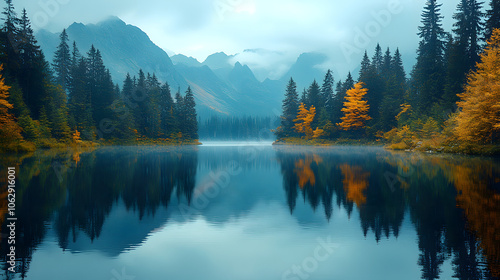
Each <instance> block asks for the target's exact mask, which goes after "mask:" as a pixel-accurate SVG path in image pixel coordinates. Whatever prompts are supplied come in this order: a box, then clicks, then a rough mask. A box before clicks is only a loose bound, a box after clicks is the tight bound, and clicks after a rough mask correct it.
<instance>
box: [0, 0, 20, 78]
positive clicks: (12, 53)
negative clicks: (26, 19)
mask: <svg viewBox="0 0 500 280" xmlns="http://www.w3.org/2000/svg"><path fill="white" fill-rule="evenodd" d="M5 3H6V6H5V8H4V11H3V12H2V15H3V17H2V19H3V20H4V24H3V27H2V30H1V32H0V48H1V52H0V59H1V62H2V63H3V65H4V70H5V71H4V78H6V79H7V80H8V81H10V80H15V79H16V78H17V76H18V75H19V71H20V69H19V68H20V66H19V58H18V55H19V48H18V46H19V43H20V40H19V28H18V26H19V23H20V20H19V18H18V17H17V14H16V11H15V9H14V5H13V4H12V0H5Z"/></svg>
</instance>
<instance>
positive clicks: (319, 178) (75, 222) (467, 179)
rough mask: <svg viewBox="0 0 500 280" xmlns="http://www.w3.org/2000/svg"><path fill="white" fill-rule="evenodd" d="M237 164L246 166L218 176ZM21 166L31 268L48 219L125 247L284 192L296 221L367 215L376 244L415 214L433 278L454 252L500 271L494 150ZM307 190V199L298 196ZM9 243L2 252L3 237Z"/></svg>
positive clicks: (69, 242) (83, 158)
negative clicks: (214, 191)
mask: <svg viewBox="0 0 500 280" xmlns="http://www.w3.org/2000/svg"><path fill="white" fill-rule="evenodd" d="M2 162H7V161H2ZM234 163H236V167H237V168H241V172H239V173H238V174H237V175H229V176H224V175H220V174H224V172H226V173H227V169H228V168H229V167H228V166H229V165H230V164H234ZM9 164H10V162H9ZM18 164H19V163H18ZM13 165H14V164H13ZM232 167H233V168H234V167H235V166H234V165H233V166H232ZM19 170H20V172H21V173H22V174H20V176H19V184H18V188H19V189H18V191H19V194H22V197H20V198H19V200H18V201H20V203H19V205H18V213H17V214H18V217H19V225H18V229H19V232H22V233H23V234H22V235H20V236H21V237H20V240H19V245H18V251H19V252H18V254H19V256H20V257H21V258H22V259H23V267H25V270H24V271H27V269H28V266H29V260H30V259H31V254H32V253H33V250H36V248H37V246H38V245H39V244H40V243H41V242H42V240H43V239H44V237H45V235H46V224H50V223H52V224H53V228H54V230H55V233H56V235H57V239H58V242H59V246H60V247H61V248H63V249H67V250H70V251H72V252H82V251H86V250H93V251H95V250H98V251H102V252H104V253H106V254H107V255H110V256H117V255H118V254H120V253H121V252H123V251H126V250H129V249H132V248H134V247H135V246H137V245H139V244H142V243H143V242H144V241H145V239H147V237H148V236H149V234H151V232H154V231H156V230H158V229H160V228H162V227H164V226H165V225H166V224H167V225H168V224H179V223H185V222H187V221H192V220H193V219H198V218H202V219H205V220H207V221H208V222H210V223H211V224H213V225H215V226H217V225H223V224H224V223H227V222H228V221H230V220H231V219H233V220H234V219H239V218H242V217H245V216H247V215H248V214H249V213H250V212H251V210H252V209H255V208H257V205H258V204H259V203H262V202H263V203H269V202H277V203H279V202H283V201H284V199H283V195H285V196H286V199H285V200H286V202H287V204H288V207H289V210H290V212H291V213H292V214H293V216H294V219H296V220H297V221H298V222H299V224H309V225H310V224H317V225H320V224H325V223H327V222H328V221H329V220H330V219H331V217H332V213H333V212H334V211H336V210H334V207H333V203H334V202H335V203H336V205H337V207H339V208H343V209H345V211H346V212H347V213H348V214H349V215H352V214H353V213H356V214H359V219H360V223H361V228H362V230H363V232H364V234H365V236H366V235H367V234H368V233H369V232H372V233H373V234H374V236H375V239H376V240H377V241H378V240H380V239H381V238H382V237H383V236H386V237H387V238H389V237H390V236H391V235H393V236H395V237H397V236H398V234H399V231H400V229H401V224H402V221H403V219H404V216H405V214H409V215H407V216H409V217H411V222H412V223H413V224H414V226H415V229H416V231H417V234H418V236H419V248H420V250H421V255H420V260H419V263H420V264H421V266H422V270H423V273H424V274H425V275H429V276H428V277H427V276H426V277H424V278H428V279H431V278H433V277H434V276H437V275H439V266H440V265H441V264H442V263H443V261H444V259H446V258H447V256H448V252H450V251H452V252H454V253H455V255H454V259H453V263H454V264H455V265H456V266H457V272H456V273H462V275H463V277H465V276H466V275H469V276H472V275H481V274H484V275H487V274H488V273H489V272H484V271H482V269H483V268H482V267H481V263H482V262H484V261H482V259H483V257H484V258H485V259H486V260H487V261H488V264H489V265H490V269H491V271H492V274H493V275H498V273H499V271H498V267H499V266H498V262H499V260H500V257H499V252H500V248H499V244H500V242H498V235H497V233H498V232H499V230H500V224H499V221H500V219H499V218H500V217H499V215H500V209H499V205H500V203H499V202H500V201H499V200H500V197H499V195H498V192H495V191H494V190H493V189H492V188H498V185H499V182H500V180H498V174H500V164H499V163H498V161H497V160H495V159H484V158H469V157H467V158H462V157H453V156H442V157H436V156H432V157H428V156H424V155H418V154H405V153H389V152H386V151H384V150H383V149H381V148H358V147H344V148H328V149H327V148H321V147H319V148H301V147H293V148H289V147H264V148H262V147H260V148H256V147H251V146H247V147H245V148H241V147H233V148H224V149H220V148H215V147H182V148H172V147H164V148H150V147H144V148H137V147H133V148H112V147H111V148H103V149H99V150H97V151H94V152H81V151H69V152H67V153H65V154H49V155H37V156H35V157H32V158H26V159H24V160H23V162H22V166H21V168H19ZM279 170H281V174H280V172H279ZM55 171H56V172H55ZM214 178H215V179H214ZM226 178H229V179H228V181H227V186H226V187H224V188H219V191H220V194H219V195H215V196H213V197H210V199H209V201H208V204H206V205H204V204H203V201H202V198H203V196H204V194H206V193H205V192H207V191H209V189H210V187H211V186H214V184H225V183H224V182H226V180H225V179H226ZM280 184H282V185H283V190H284V193H282V192H281V190H280V189H279V188H277V186H279V185H280ZM299 197H301V198H302V199H303V200H304V204H302V203H300V204H297V200H298V199H299ZM200 205H201V206H200ZM305 205H310V206H311V208H312V209H313V210H316V212H320V213H321V211H324V214H325V217H326V218H323V219H322V220H319V219H318V215H314V214H313V213H312V212H311V209H307V207H304V206H305ZM457 205H458V206H459V208H457V207H456V206H457ZM354 206H356V209H357V210H356V211H355V210H354ZM4 208H6V205H0V209H2V210H5V209H4ZM186 209H187V210H186ZM186 211H187V215H186ZM407 211H408V212H407ZM3 213H5V212H3ZM34 213H35V214H34ZM464 216H465V218H466V219H464ZM5 226H6V225H5V224H4V226H3V228H2V232H5V231H6V227H5ZM465 229H470V230H471V231H469V230H465ZM478 246H480V248H481V249H482V250H477V248H479V247H478ZM1 248H2V252H1V253H2V254H3V253H5V254H3V255H4V256H5V255H6V251H5V250H6V249H5V248H7V246H6V240H5V239H3V240H2V247H1ZM479 251H481V253H479ZM481 254H482V255H481ZM463 277H462V278H463ZM463 279H465V278H463Z"/></svg>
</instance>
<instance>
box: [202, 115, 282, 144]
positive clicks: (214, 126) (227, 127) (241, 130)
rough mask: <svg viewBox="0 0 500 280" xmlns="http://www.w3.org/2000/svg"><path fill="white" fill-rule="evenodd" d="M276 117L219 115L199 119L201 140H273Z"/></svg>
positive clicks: (277, 121)
mask: <svg viewBox="0 0 500 280" xmlns="http://www.w3.org/2000/svg"><path fill="white" fill-rule="evenodd" d="M278 125H279V118H278V117H250V116H249V117H219V116H212V117H211V118H209V119H207V120H205V121H200V128H199V134H200V139H202V140H205V139H206V140H273V139H274V138H275V137H274V135H273V133H272V130H273V129H275V128H276V127H277V126H278Z"/></svg>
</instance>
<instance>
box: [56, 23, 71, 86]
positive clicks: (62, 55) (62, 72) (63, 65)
mask: <svg viewBox="0 0 500 280" xmlns="http://www.w3.org/2000/svg"><path fill="white" fill-rule="evenodd" d="M59 38H60V40H61V41H60V43H59V46H58V47H57V50H56V52H55V55H54V63H53V67H54V70H55V74H56V81H57V83H59V84H60V85H61V86H62V88H63V90H64V91H67V90H68V88H69V86H70V71H71V60H72V59H71V54H70V49H69V45H68V41H69V39H68V34H67V33H66V29H63V31H62V32H61V35H59Z"/></svg>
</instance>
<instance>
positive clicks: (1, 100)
mask: <svg viewBox="0 0 500 280" xmlns="http://www.w3.org/2000/svg"><path fill="white" fill-rule="evenodd" d="M2 70H3V65H0V71H2ZM9 89H10V87H9V86H8V85H6V84H5V79H4V78H3V76H2V75H0V144H2V146H4V148H5V147H6V146H7V145H10V144H14V143H16V142H18V141H20V140H22V139H23V137H22V136H21V131H22V129H21V127H19V125H18V124H17V123H16V121H15V120H14V116H13V115H12V114H11V113H9V110H11V109H12V108H14V106H13V105H12V104H10V103H9V101H7V99H8V98H9Z"/></svg>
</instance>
